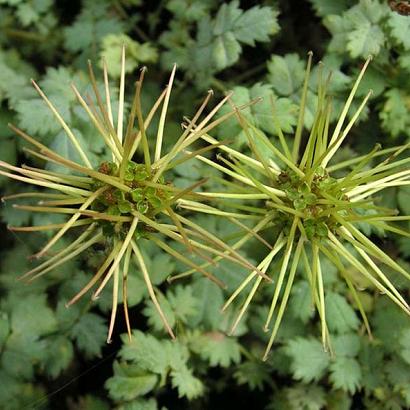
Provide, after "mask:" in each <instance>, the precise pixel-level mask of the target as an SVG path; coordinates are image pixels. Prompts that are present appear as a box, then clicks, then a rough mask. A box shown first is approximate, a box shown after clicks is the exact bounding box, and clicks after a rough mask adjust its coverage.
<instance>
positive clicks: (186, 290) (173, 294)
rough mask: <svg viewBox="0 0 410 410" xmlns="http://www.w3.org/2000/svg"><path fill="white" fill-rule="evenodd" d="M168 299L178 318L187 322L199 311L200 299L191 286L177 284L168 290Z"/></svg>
mask: <svg viewBox="0 0 410 410" xmlns="http://www.w3.org/2000/svg"><path fill="white" fill-rule="evenodd" d="M167 299H168V300H169V303H170V305H171V306H172V309H173V311H174V314H175V317H176V319H177V320H181V321H182V322H183V323H187V321H188V319H189V318H190V317H192V316H195V315H196V313H197V306H198V301H197V299H196V298H195V296H194V295H193V289H192V287H191V286H176V287H175V288H174V289H171V290H169V291H168V292H167Z"/></svg>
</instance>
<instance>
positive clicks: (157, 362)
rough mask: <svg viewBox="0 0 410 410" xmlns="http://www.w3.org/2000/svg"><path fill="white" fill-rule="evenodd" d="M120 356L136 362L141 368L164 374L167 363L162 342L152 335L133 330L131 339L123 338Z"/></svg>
mask: <svg viewBox="0 0 410 410" xmlns="http://www.w3.org/2000/svg"><path fill="white" fill-rule="evenodd" d="M123 343H124V344H123V346H122V348H121V351H120V357H121V358H122V359H123V360H129V361H131V362H134V363H136V364H138V366H139V367H140V368H141V369H144V370H147V371H150V372H153V373H157V374H164V373H165V370H166V368H167V366H168V364H169V362H168V358H167V352H166V351H165V349H164V346H163V344H162V343H161V342H160V341H158V340H157V339H156V338H155V337H154V336H151V335H149V334H146V335H145V334H144V333H142V332H140V331H139V330H134V331H133V333H132V339H131V341H129V340H128V339H127V338H125V337H124V338H123Z"/></svg>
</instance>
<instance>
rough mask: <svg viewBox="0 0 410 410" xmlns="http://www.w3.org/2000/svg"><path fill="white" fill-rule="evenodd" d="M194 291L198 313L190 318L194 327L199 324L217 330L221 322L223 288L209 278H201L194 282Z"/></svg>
mask: <svg viewBox="0 0 410 410" xmlns="http://www.w3.org/2000/svg"><path fill="white" fill-rule="evenodd" d="M192 293H193V296H194V297H195V299H196V301H197V307H196V310H197V312H196V315H195V316H192V317H191V318H190V323H191V325H192V326H193V327H197V326H198V325H200V324H201V325H202V326H204V327H205V328H206V329H209V330H215V329H217V328H218V326H219V323H220V315H221V308H222V305H223V303H224V296H223V292H222V290H221V288H220V287H219V286H218V285H216V284H215V283H213V282H211V281H210V280H209V279H207V278H199V279H196V280H195V281H194V283H193V284H192Z"/></svg>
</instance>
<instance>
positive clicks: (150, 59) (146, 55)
mask: <svg viewBox="0 0 410 410" xmlns="http://www.w3.org/2000/svg"><path fill="white" fill-rule="evenodd" d="M123 46H124V47H125V53H126V56H127V58H126V60H125V72H126V73H131V72H133V71H134V70H135V69H136V68H137V67H138V64H139V63H155V62H156V61H157V60H158V51H157V49H156V48H155V47H154V46H153V45H151V44H150V43H143V44H141V43H139V42H138V41H135V40H133V39H132V38H130V37H129V36H127V35H126V34H108V35H106V36H105V37H104V38H103V39H102V43H101V51H100V59H101V60H102V59H105V60H106V61H109V70H110V75H111V76H112V77H114V78H119V77H120V74H121V53H122V47H123Z"/></svg>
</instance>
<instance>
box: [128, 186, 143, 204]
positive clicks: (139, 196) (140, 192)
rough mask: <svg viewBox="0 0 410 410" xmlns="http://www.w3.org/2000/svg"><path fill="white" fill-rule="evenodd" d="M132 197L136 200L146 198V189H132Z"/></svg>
mask: <svg viewBox="0 0 410 410" xmlns="http://www.w3.org/2000/svg"><path fill="white" fill-rule="evenodd" d="M131 198H132V200H133V201H134V202H139V201H142V200H143V199H144V191H143V190H142V188H136V189H133V190H132V191H131Z"/></svg>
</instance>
